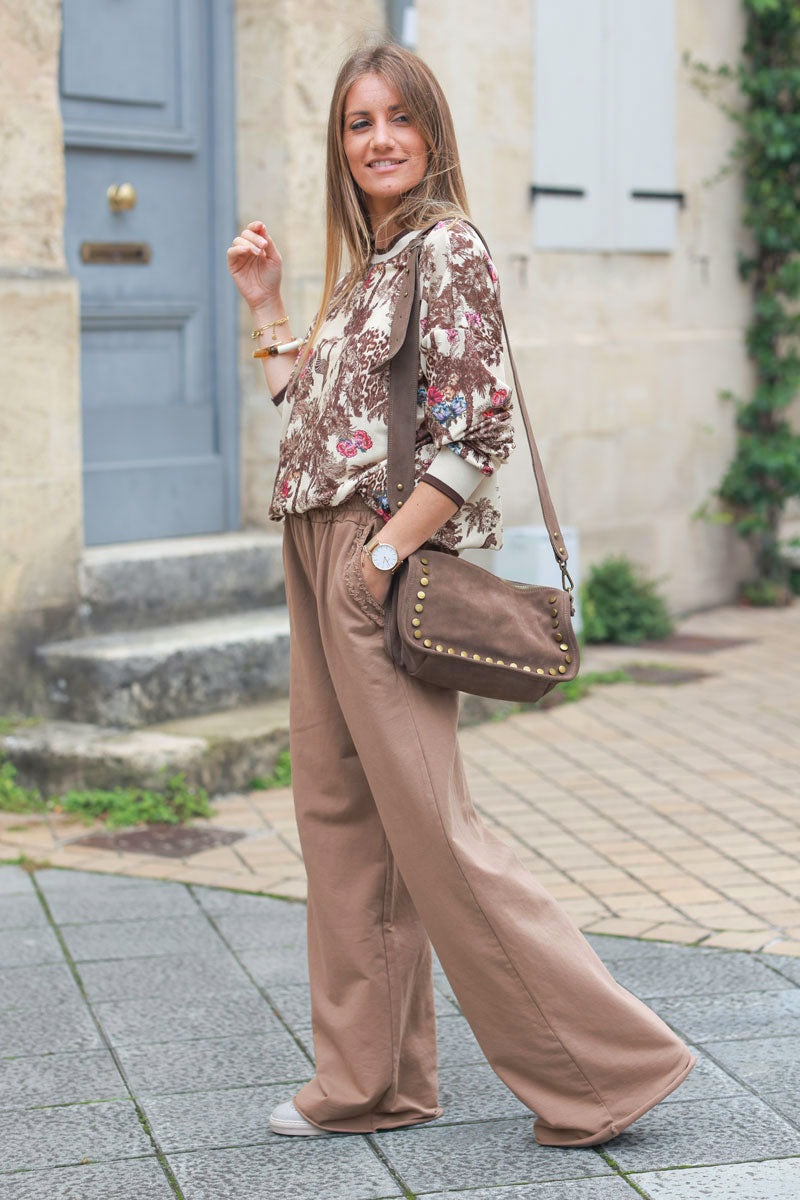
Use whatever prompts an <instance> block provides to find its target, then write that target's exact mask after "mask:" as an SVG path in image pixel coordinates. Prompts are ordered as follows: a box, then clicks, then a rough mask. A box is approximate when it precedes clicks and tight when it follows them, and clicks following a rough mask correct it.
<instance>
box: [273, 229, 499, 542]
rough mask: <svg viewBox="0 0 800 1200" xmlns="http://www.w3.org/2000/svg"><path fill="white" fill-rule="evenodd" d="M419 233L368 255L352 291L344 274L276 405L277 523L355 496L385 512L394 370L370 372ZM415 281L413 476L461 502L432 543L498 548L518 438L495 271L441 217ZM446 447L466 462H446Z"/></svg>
mask: <svg viewBox="0 0 800 1200" xmlns="http://www.w3.org/2000/svg"><path fill="white" fill-rule="evenodd" d="M417 237H418V234H416V233H415V232H413V231H412V232H411V233H408V234H405V235H403V236H401V237H400V238H399V239H397V240H396V241H395V243H394V244H393V245H392V246H391V247H390V249H389V250H387V251H385V252H384V253H383V254H376V255H374V256H373V261H372V264H371V266H370V269H369V271H368V272H367V274H366V277H365V278H364V280H363V281H362V282H361V283H360V284H359V286H358V287H357V288H356V289H355V290H354V291H353V292H352V293H351V294H350V295H349V296H348V297H347V298H344V297H343V291H344V288H343V283H344V279H341V280H340V281H339V283H338V285H337V287H336V290H335V291H334V294H333V297H332V300H331V303H330V305H329V308H328V313H327V316H326V319H325V322H324V324H323V325H322V326H321V328H320V331H319V334H318V337H317V342H316V345H315V347H314V349H313V351H312V354H311V357H310V358H309V360H308V362H307V363H306V365H305V367H304V368H303V371H302V373H301V375H300V377H299V379H298V380H296V381H295V382H293V383H290V384H289V386H288V388H287V389H286V392H285V395H284V397H283V399H282V400H281V401H280V411H281V416H282V423H281V443H280V457H279V465H278V471H277V474H276V478H275V486H274V489H273V495H272V501H271V504H270V509H269V516H270V518H271V519H272V520H274V521H281V520H282V519H283V517H284V516H285V514H286V513H300V512H305V511H306V510H307V509H309V508H318V507H326V506H331V505H336V504H339V503H341V501H342V500H344V499H345V498H346V497H347V496H349V495H351V494H352V493H353V492H357V493H358V494H359V495H360V496H361V497H362V499H363V500H364V501H365V502H366V503H367V504H368V505H369V506H370V507H371V508H372V509H374V510H375V512H376V513H379V514H381V515H382V516H383V517H384V519H385V520H388V519H389V515H390V514H389V509H388V504H387V499H386V490H387V488H386V455H387V420H388V404H389V367H388V365H387V367H386V369H385V370H382V371H377V372H375V373H373V374H370V371H369V368H370V367H371V366H372V365H373V364H374V363H377V362H381V361H383V360H384V359H386V357H387V354H388V344H389V332H390V329H391V322H392V314H393V312H394V307H395V303H396V301H397V297H398V293H399V289H400V287H401V284H402V279H403V272H404V270H405V267H406V264H407V262H408V257H409V254H410V253H411V252H412V251H411V249H410V245H411V243H413V242H415V241H416V239H417ZM420 284H421V305H420V374H419V387H418V392H417V433H416V450H415V478H416V480H417V482H419V480H421V479H423V478H425V479H427V481H428V482H430V483H432V484H433V485H434V486H437V485H441V490H443V491H446V492H447V494H449V495H452V494H453V493H454V492H455V494H457V495H458V496H459V498H460V499H462V500H463V503H462V504H461V507H460V508H459V509H458V511H457V512H456V513H455V514H454V515H453V516H452V517H451V518H450V520H449V521H447V522H446V523H445V524H444V525H443V526H442V527H441V528H440V529H439V530H438V531H437V533H436V534H435V535H434V537H433V538H432V539H431V541H432V542H434V543H437V544H439V545H441V546H444V547H447V548H449V549H452V550H461V549H466V548H467V547H484V546H493V547H495V548H499V547H500V546H501V545H502V515H501V506H500V494H499V490H498V486H497V477H496V473H497V469H498V467H499V466H500V465H501V464H502V463H503V462H505V460H506V459H507V458H508V455H509V454H510V452H511V450H512V449H513V446H514V440H513V437H514V434H513V424H512V421H511V390H510V388H509V387H508V386H507V384H506V383H505V382H504V381H503V379H502V378H501V376H500V371H501V369H502V323H501V316H500V292H499V280H498V277H497V272H496V270H495V268H494V265H493V263H492V262H491V260H490V258H489V255H488V254H487V252H486V249H485V247H484V245H483V243H482V242H481V240H480V238H479V237H478V235H477V234H476V233H475V232H474V230H473V229H472V228H471V227H470V226H469V225H467V224H466V223H465V222H463V221H448V222H440V223H439V224H438V225H437V226H436V227H435V228H434V229H433V230H431V231H430V232H429V233H428V234H427V235H426V237H425V240H424V244H423V248H422V254H421V258H420ZM276 399H279V398H276ZM451 454H452V455H457V456H458V457H459V459H460V460H461V463H460V464H454V463H453V462H452V461H451V462H448V457H449V455H451ZM456 468H457V470H456ZM454 479H455V480H457V481H458V486H456V485H455V484H454V482H453V481H454Z"/></svg>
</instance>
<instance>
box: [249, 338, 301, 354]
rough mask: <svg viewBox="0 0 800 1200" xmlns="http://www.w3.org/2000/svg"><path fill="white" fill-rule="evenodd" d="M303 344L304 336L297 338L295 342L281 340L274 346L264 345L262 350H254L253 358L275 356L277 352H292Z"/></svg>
mask: <svg viewBox="0 0 800 1200" xmlns="http://www.w3.org/2000/svg"><path fill="white" fill-rule="evenodd" d="M302 344H303V339H302V338H295V339H294V341H293V342H280V343H278V344H277V345H274V346H264V347H263V348H262V349H260V350H254V351H253V358H273V357H274V355H276V354H290V353H291V351H292V350H298V349H299V348H300V346H302Z"/></svg>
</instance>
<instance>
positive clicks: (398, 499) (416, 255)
mask: <svg viewBox="0 0 800 1200" xmlns="http://www.w3.org/2000/svg"><path fill="white" fill-rule="evenodd" d="M460 219H461V220H463V221H464V224H465V225H469V226H470V228H471V229H474V230H475V232H476V233H477V235H478V237H479V238H480V239H481V242H483V245H484V246H485V247H486V252H487V254H488V255H489V257H490V258H491V251H490V250H489V247H488V245H487V244H486V240H485V239H484V237H483V234H482V233H481V232H480V230H479V229H478V228H477V227H476V226H475V225H473V224H472V222H471V221H467V220H466V218H460ZM437 224H438V222H437ZM434 228H435V225H431V226H429V227H428V228H427V229H424V230H423V231H422V232H421V235H420V237H419V238H418V239H417V240H415V241H413V242H412V243H411V251H412V252H411V254H410V255H409V260H408V266H407V267H406V271H405V275H406V279H405V287H404V289H403V291H402V292H401V294H400V296H399V297H398V300H397V304H396V306H395V311H394V316H393V318H392V327H391V332H390V334H389V354H388V358H387V359H384V360H383V361H382V362H380V363H376V364H375V366H374V367H372V368H371V370H373V371H377V370H380V369H382V368H383V367H385V366H386V365H387V362H388V363H389V368H390V370H389V433H388V452H387V457H388V495H387V500H388V503H389V508H390V511H391V512H392V513H394V512H396V511H397V508H398V507H399V506H400V505H402V503H403V497H404V496H405V495H408V494H410V493H411V491H412V490H413V487H414V451H415V448H416V446H415V441H416V438H415V433H416V420H417V386H418V379H419V310H420V300H421V297H420V284H419V274H420V271H419V262H420V255H421V253H422V246H423V241H424V238H425V236H426V235H427V234H428V233H429V232H430V230H431V229H434ZM500 317H501V320H502V322H503V333H504V334H505V339H506V345H507V347H508V358H509V361H510V363H511V372H512V375H513V377H514V388H515V394H516V397H517V401H518V404H519V410H520V412H521V413H522V420H523V424H524V427H525V435H526V437H527V439H528V447H529V449H530V454H531V464H532V466H533V475H534V479H535V480H536V488H537V491H538V493H539V503H540V505H541V509H542V516H543V517H544V521H545V525H546V527H547V534H548V537H549V539H550V544H551V546H552V548H553V554H554V555H555V558H556V562H557V563H558V565H559V567H560V568H561V574H562V579H563V580H564V584H565V586H566V580H567V579H569V583H570V588H569V589H568V590H571V587H572V579H571V578H570V575H569V572H568V571H567V569H566V563H567V558H568V557H569V555H568V554H567V548H566V546H565V544H564V540H563V538H562V536H561V527H560V525H559V523H558V517H557V516H556V510H555V507H554V506H553V501H552V499H551V496H550V489H549V488H548V486H547V479H546V477H545V473H544V467H543V465H542V460H541V458H540V456H539V450H538V447H537V445H536V439H535V437H534V435H533V427H532V426H531V421H530V417H529V416H528V410H527V408H526V406H525V397H524V395H523V392H522V384H521V383H520V380H519V375H518V373H517V365H516V363H515V362H514V353H513V351H512V349H511V341H510V339H509V336H508V327H507V325H506V319H505V315H504V314H503V310H502V306H501V307H500Z"/></svg>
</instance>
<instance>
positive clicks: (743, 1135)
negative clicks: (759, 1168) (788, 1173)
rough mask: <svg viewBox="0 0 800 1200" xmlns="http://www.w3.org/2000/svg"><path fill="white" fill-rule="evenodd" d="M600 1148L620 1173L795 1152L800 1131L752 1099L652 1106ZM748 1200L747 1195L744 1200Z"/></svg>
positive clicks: (740, 1160) (798, 1142) (735, 1160)
mask: <svg viewBox="0 0 800 1200" xmlns="http://www.w3.org/2000/svg"><path fill="white" fill-rule="evenodd" d="M604 1145H605V1149H606V1151H607V1153H608V1154H610V1155H611V1156H612V1157H613V1159H614V1161H615V1162H616V1163H617V1164H618V1166H619V1167H620V1168H621V1169H622V1170H623V1171H646V1170H655V1169H656V1168H659V1167H670V1166H674V1165H675V1164H676V1163H680V1164H681V1165H684V1166H693V1165H698V1166H699V1165H704V1164H707V1163H724V1162H742V1161H747V1160H748V1159H759V1158H774V1157H776V1156H780V1157H788V1156H789V1155H797V1154H800V1132H798V1131H797V1130H796V1129H795V1128H794V1127H793V1126H792V1125H790V1124H789V1122H788V1121H785V1120H783V1118H782V1117H780V1116H778V1115H777V1113H775V1112H774V1111H773V1110H772V1109H771V1108H769V1107H768V1106H767V1105H766V1104H764V1102H763V1101H762V1100H759V1099H757V1098H756V1097H755V1096H742V1097H728V1098H724V1099H718V1100H706V1101H705V1102H704V1103H703V1104H697V1103H695V1102H690V1103H686V1104H680V1103H677V1102H676V1103H674V1104H657V1105H656V1107H655V1108H652V1109H650V1111H649V1112H646V1113H645V1114H644V1115H643V1116H641V1117H639V1119H638V1120H637V1121H635V1122H634V1123H633V1124H632V1125H631V1126H629V1127H628V1129H624V1130H623V1131H622V1133H620V1134H619V1135H618V1136H617V1137H615V1138H613V1139H611V1140H610V1141H608V1142H606V1143H605V1144H604ZM748 1200H749V1197H748Z"/></svg>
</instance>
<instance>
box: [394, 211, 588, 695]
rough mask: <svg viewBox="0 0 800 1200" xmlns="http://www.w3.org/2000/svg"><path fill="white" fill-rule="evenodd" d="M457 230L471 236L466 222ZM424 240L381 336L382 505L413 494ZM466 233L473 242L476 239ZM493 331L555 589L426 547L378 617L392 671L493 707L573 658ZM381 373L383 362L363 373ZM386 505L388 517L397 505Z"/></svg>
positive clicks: (402, 569)
mask: <svg viewBox="0 0 800 1200" xmlns="http://www.w3.org/2000/svg"><path fill="white" fill-rule="evenodd" d="M465 223H466V224H469V225H471V227H472V228H473V229H475V226H474V225H472V223H471V222H465ZM427 232H428V230H425V231H424V232H423V234H422V236H421V237H420V239H419V240H418V241H417V242H416V243H415V244H414V247H412V253H411V256H410V259H409V272H410V274H411V279H410V280H409V289H408V293H407V294H406V295H407V296H408V298H407V299H406V296H403V297H400V298H399V299H398V303H397V306H396V309H395V313H394V317H393V320H392V329H391V333H390V337H389V359H388V361H389V365H390V374H389V462H388V478H389V489H388V491H389V496H390V497H393V496H394V493H395V492H396V491H397V490H401V491H402V490H405V491H411V490H412V489H413V487H414V447H415V430H416V394H417V374H418V364H419V306H420V294H419V283H418V280H419V256H420V251H421V249H422V238H424V236H425V233H427ZM475 232H476V233H477V234H478V236H479V237H480V238H481V241H483V236H482V234H481V233H480V231H479V230H477V229H475ZM485 244H486V243H485V242H484V245H485ZM487 251H488V247H487ZM501 315H502V313H501ZM503 331H504V333H505V337H506V344H507V345H508V354H509V361H510V363H511V370H512V373H513V377H514V387H515V390H516V396H517V401H518V407H519V411H520V413H521V414H522V419H523V423H524V427H525V434H526V436H527V439H528V446H529V448H530V452H531V462H532V464H533V474H534V478H535V480H536V486H537V489H538V492H539V501H540V504H541V507H542V513H543V515H544V518H545V524H546V527H547V532H548V535H549V538H550V544H551V546H552V548H553V553H554V555H555V559H556V562H557V563H558V565H559V567H560V569H561V580H562V587H561V588H560V589H559V588H554V587H552V586H547V587H544V586H542V587H540V586H539V585H537V584H527V583H518V582H515V581H514V580H509V579H501V578H500V577H499V576H497V575H493V574H492V572H491V571H486V570H484V569H483V567H478V566H476V565H475V564H474V563H471V562H467V561H466V560H464V559H461V558H459V557H458V555H457V554H456V553H454V552H452V551H448V550H438V549H433V548H432V547H431V546H428V545H426V546H424V547H422V548H421V549H420V550H416V551H414V553H412V554H410V555H409V556H408V558H406V559H405V560H404V561H403V562H402V563H401V564H400V565H399V567H398V569H397V571H396V572H395V574H394V575H393V576H392V583H391V589H390V592H389V596H388V598H387V601H386V605H385V609H384V612H385V618H386V619H385V622H384V645H385V649H386V652H387V654H388V655H389V657H390V658H391V659H392V660H393V662H395V663H396V664H397V665H398V666H400V667H402V668H403V669H404V670H405V671H407V672H408V674H409V675H412V676H413V677H414V678H415V679H421V680H423V681H424V682H425V683H430V684H433V685H435V686H436V687H444V688H454V689H457V690H459V691H462V692H471V693H473V694H474V695H478V696H490V697H493V698H495V699H501V700H527V701H533V700H539V699H541V697H542V696H544V695H545V694H546V693H547V692H549V691H550V690H551V688H553V687H555V685H556V684H557V683H561V682H562V681H564V680H567V679H574V678H575V676H576V675H577V673H578V667H579V664H580V657H579V653H578V643H577V639H576V637H575V634H574V632H573V629H572V617H573V615H574V612H575V609H574V605H573V601H572V590H573V582H572V579H571V577H570V574H569V571H568V570H567V557H568V556H567V550H566V547H565V546H564V544H563V541H562V535H561V533H560V527H559V524H558V519H557V517H556V514H555V509H554V508H553V502H552V500H551V498H550V492H549V489H548V487H547V480H546V479H545V475H544V469H543V467H542V462H541V459H540V457H539V451H538V449H537V446H536V441H535V439H534V436H533V429H532V427H531V423H530V418H529V417H528V412H527V409H526V407H525V400H524V397H523V395H522V388H521V386H520V382H519V377H518V375H517V368H516V364H515V363H514V355H513V353H512V351H511V345H510V342H509V338H508V329H507V328H506V323H505V317H503ZM386 365H387V362H386V360H384V361H383V362H381V363H378V364H376V365H375V367H373V368H372V370H379V369H381V368H383V367H385V366H386ZM389 503H390V505H391V506H392V509H393V511H396V507H395V505H396V504H399V503H400V501H394V500H392V499H390V501H389ZM423 600H424V604H423V603H422V601H423Z"/></svg>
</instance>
